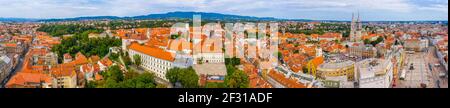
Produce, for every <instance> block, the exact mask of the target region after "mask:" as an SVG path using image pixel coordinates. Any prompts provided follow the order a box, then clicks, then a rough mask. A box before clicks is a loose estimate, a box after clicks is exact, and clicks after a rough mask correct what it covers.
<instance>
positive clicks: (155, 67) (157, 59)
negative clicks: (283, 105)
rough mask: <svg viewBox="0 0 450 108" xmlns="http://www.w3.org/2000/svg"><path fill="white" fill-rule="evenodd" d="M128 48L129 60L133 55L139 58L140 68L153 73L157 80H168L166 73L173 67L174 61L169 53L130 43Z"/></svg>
mask: <svg viewBox="0 0 450 108" xmlns="http://www.w3.org/2000/svg"><path fill="white" fill-rule="evenodd" d="M128 48H129V50H128V53H129V56H130V58H133V56H134V55H139V56H140V57H141V65H140V67H142V68H144V69H145V70H148V71H150V72H153V73H155V76H156V77H158V78H161V79H164V80H166V81H167V80H168V79H167V78H166V72H167V71H168V70H169V69H171V68H172V67H173V63H174V61H175V58H174V57H173V56H172V54H171V53H170V52H166V51H164V50H162V49H159V48H153V47H148V46H144V45H140V44H138V43H131V45H130V46H129V47H128ZM133 62H134V60H133Z"/></svg>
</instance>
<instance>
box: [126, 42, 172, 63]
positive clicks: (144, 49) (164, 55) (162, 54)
mask: <svg viewBox="0 0 450 108" xmlns="http://www.w3.org/2000/svg"><path fill="white" fill-rule="evenodd" d="M128 48H130V49H132V50H135V51H137V52H141V53H144V54H146V55H149V56H153V57H156V58H159V59H163V60H167V61H175V58H174V57H173V56H172V53H170V52H166V51H164V50H162V49H159V48H152V47H149V46H145V45H140V44H138V43H135V42H134V43H131V45H130V46H128Z"/></svg>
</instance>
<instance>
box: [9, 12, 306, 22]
mask: <svg viewBox="0 0 450 108" xmlns="http://www.w3.org/2000/svg"><path fill="white" fill-rule="evenodd" d="M193 15H201V17H202V20H223V21H225V20H226V21H280V20H295V21H312V20H306V19H278V18H273V17H254V16H240V15H228V14H220V13H206V12H168V13H164V14H149V15H141V16H132V17H117V16H89V17H76V18H60V19H23V18H3V19H2V18H0V21H18V22H25V21H37V22H55V21H83V20H145V19H192V17H193Z"/></svg>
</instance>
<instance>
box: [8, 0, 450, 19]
mask: <svg viewBox="0 0 450 108" xmlns="http://www.w3.org/2000/svg"><path fill="white" fill-rule="evenodd" d="M427 3H436V4H427ZM447 9H448V1H446V0H429V1H426V2H420V3H417V1H414V0H0V17H27V18H61V17H77V16H99V15H112V16H135V15H145V14H150V13H165V12H171V11H202V12H218V13H227V14H240V15H252V16H272V17H283V18H312V19H333V18H334V17H336V18H342V16H343V15H349V13H351V12H357V11H361V13H367V14H379V15H386V14H384V13H387V14H389V15H393V14H395V13H398V14H402V15H404V14H415V11H418V10H420V11H428V14H443V13H444V14H448V10H447ZM332 15H335V16H332ZM336 15H341V16H336ZM447 16H448V15H447ZM390 17H401V16H390ZM445 18H447V17H445Z"/></svg>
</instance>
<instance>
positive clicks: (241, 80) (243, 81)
mask: <svg viewBox="0 0 450 108" xmlns="http://www.w3.org/2000/svg"><path fill="white" fill-rule="evenodd" d="M249 83H250V82H249V79H248V76H247V74H245V73H244V71H241V70H237V71H235V72H233V74H231V76H227V77H226V78H225V84H226V86H227V87H229V88H248V87H249Z"/></svg>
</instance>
